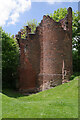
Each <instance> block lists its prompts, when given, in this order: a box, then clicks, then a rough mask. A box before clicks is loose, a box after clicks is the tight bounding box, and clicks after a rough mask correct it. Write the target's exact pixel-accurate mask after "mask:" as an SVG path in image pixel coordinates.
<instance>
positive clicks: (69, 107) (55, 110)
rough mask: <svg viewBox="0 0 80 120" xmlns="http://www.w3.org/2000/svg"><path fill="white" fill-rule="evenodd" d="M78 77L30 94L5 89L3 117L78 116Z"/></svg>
mask: <svg viewBox="0 0 80 120" xmlns="http://www.w3.org/2000/svg"><path fill="white" fill-rule="evenodd" d="M78 79H80V77H76V78H75V79H74V80H72V81H70V82H69V83H65V84H63V85H59V86H57V87H55V88H52V89H49V90H46V91H43V92H39V93H37V94H32V95H30V96H22V95H20V94H18V93H15V92H14V91H11V90H4V91H3V94H2V116H3V118H78Z"/></svg>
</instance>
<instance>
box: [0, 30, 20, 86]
mask: <svg viewBox="0 0 80 120" xmlns="http://www.w3.org/2000/svg"><path fill="white" fill-rule="evenodd" d="M18 64H19V49H18V45H17V42H16V39H13V38H12V37H10V35H8V34H7V33H5V32H4V31H2V85H3V87H10V88H14V87H16V80H17V67H18Z"/></svg>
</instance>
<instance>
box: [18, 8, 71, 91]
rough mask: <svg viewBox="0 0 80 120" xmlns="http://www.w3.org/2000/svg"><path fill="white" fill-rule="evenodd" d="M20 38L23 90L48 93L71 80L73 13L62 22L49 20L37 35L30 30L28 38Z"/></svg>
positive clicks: (20, 84) (44, 21) (27, 32)
mask: <svg viewBox="0 0 80 120" xmlns="http://www.w3.org/2000/svg"><path fill="white" fill-rule="evenodd" d="M21 34H22V33H21V31H20V32H18V35H16V39H17V40H18V43H19V46H20V66H19V81H18V84H19V90H20V91H25V92H35V91H40V90H46V89H49V88H51V87H54V86H57V85H60V84H62V81H63V80H69V78H70V76H71V74H72V9H71V8H70V7H69V8H68V14H67V15H66V17H65V18H64V19H61V20H60V21H59V22H56V21H54V20H53V19H52V18H50V17H49V16H43V20H42V21H41V23H40V24H39V26H37V28H36V31H35V33H34V34H31V29H30V28H29V27H28V26H26V38H25V39H22V38H21Z"/></svg>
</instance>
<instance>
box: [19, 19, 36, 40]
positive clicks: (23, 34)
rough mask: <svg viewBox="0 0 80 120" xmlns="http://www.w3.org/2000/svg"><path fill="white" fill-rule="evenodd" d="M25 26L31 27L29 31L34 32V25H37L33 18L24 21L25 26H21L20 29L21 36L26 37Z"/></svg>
mask: <svg viewBox="0 0 80 120" xmlns="http://www.w3.org/2000/svg"><path fill="white" fill-rule="evenodd" d="M26 26H28V27H29V28H31V33H34V32H35V30H36V27H37V20H35V19H33V20H30V21H27V23H25V26H23V29H21V31H22V34H21V38H25V37H26Z"/></svg>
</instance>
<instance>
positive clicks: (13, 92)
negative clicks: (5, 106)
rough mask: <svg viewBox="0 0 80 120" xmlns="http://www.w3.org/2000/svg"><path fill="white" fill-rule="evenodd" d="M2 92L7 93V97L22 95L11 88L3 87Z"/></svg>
mask: <svg viewBox="0 0 80 120" xmlns="http://www.w3.org/2000/svg"><path fill="white" fill-rule="evenodd" d="M2 93H3V94H5V95H7V96H8V97H13V98H18V97H23V96H24V95H22V94H21V93H19V92H18V91H17V90H13V89H3V90H2Z"/></svg>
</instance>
